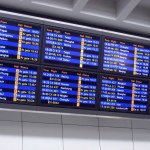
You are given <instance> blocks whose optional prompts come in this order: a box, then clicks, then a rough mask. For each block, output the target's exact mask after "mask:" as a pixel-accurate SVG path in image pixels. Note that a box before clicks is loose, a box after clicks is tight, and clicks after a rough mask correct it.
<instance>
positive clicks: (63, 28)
mask: <svg viewBox="0 0 150 150" xmlns="http://www.w3.org/2000/svg"><path fill="white" fill-rule="evenodd" d="M47 28H51V29H58V30H62V31H68V32H73V33H77V34H86V35H90V36H95V37H97V38H99V42H100V46H99V52H98V66H97V69H94V68H93V69H88V68H84V67H83V68H79V66H78V67H77V66H71V65H70V66H69V65H67V63H66V64H65V65H66V66H65V65H61V63H63V62H60V64H55V63H51V62H49V63H48V62H45V59H44V55H45V54H44V53H45V45H46V43H45V41H46V30H47ZM101 51H102V35H98V34H95V33H90V32H89V33H88V32H84V31H83V32H81V31H79V30H73V29H67V28H66V27H57V26H50V25H44V32H43V46H42V56H41V58H42V60H41V65H45V66H49V64H50V63H51V64H52V65H53V66H55V67H58V68H59V67H64V68H65V67H66V68H67V69H71V68H74V69H76V70H81V71H82V70H83V71H84V70H88V71H92V72H99V70H100V67H101V65H100V64H101V62H100V60H101V59H100V57H101ZM68 64H69V63H68Z"/></svg>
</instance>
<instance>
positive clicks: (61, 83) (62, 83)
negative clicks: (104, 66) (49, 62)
mask: <svg viewBox="0 0 150 150" xmlns="http://www.w3.org/2000/svg"><path fill="white" fill-rule="evenodd" d="M41 82H42V83H41V84H42V85H41V101H40V103H41V104H45V105H47V106H48V105H53V106H54V105H58V106H72V107H74V108H75V107H76V108H80V107H82V108H96V87H97V75H95V74H89V73H84V72H80V71H79V72H73V71H68V70H65V69H61V70H60V69H54V68H43V72H42V81H41Z"/></svg>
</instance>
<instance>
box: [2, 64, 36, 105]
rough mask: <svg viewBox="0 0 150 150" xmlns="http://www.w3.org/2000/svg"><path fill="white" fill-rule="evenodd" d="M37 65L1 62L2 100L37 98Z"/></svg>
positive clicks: (32, 99)
mask: <svg viewBox="0 0 150 150" xmlns="http://www.w3.org/2000/svg"><path fill="white" fill-rule="evenodd" d="M36 86H37V67H33V66H32V67H31V66H30V67H29V66H26V65H18V64H12V63H2V62H0V102H26V103H33V102H35V100H36V98H35V97H36Z"/></svg>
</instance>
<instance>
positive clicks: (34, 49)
mask: <svg viewBox="0 0 150 150" xmlns="http://www.w3.org/2000/svg"><path fill="white" fill-rule="evenodd" d="M40 38H41V27H40V26H36V25H31V24H28V23H27V24H26V23H21V22H15V21H8V20H5V19H0V57H1V58H8V59H16V60H22V61H31V62H38V58H39V51H40Z"/></svg>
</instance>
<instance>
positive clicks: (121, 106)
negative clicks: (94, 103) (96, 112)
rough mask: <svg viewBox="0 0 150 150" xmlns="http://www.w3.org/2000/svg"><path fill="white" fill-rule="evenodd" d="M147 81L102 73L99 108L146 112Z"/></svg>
mask: <svg viewBox="0 0 150 150" xmlns="http://www.w3.org/2000/svg"><path fill="white" fill-rule="evenodd" d="M148 91H149V83H148V81H146V80H142V79H132V78H125V77H118V76H112V75H102V77H101V94H100V108H101V109H102V110H112V111H120V112H124V111H128V112H138V113H144V112H145V113H146V112H147V110H148V97H149V96H148Z"/></svg>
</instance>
